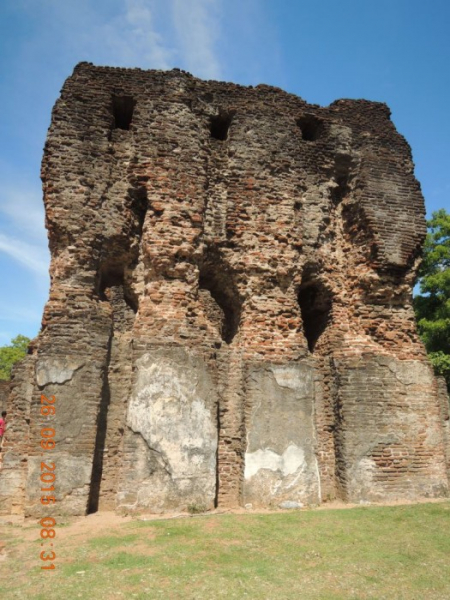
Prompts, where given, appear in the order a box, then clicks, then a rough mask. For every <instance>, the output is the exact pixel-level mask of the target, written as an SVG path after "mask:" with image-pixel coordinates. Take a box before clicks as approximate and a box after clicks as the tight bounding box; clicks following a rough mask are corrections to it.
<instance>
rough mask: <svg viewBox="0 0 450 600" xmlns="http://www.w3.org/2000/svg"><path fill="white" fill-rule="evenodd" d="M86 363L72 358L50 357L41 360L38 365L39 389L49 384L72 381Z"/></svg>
mask: <svg viewBox="0 0 450 600" xmlns="http://www.w3.org/2000/svg"><path fill="white" fill-rule="evenodd" d="M83 365H84V362H80V361H77V360H73V359H70V358H58V357H54V356H49V357H48V358H43V359H41V360H39V361H38V362H37V364H36V381H37V384H38V386H39V387H44V386H45V385H47V384H49V383H65V382H66V381H70V380H71V379H72V377H73V376H74V373H75V371H78V369H81V367H82V366H83Z"/></svg>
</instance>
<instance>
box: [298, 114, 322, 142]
mask: <svg viewBox="0 0 450 600" xmlns="http://www.w3.org/2000/svg"><path fill="white" fill-rule="evenodd" d="M297 125H298V126H299V127H300V130H301V132H302V138H303V139H304V140H306V141H307V142H314V141H315V140H317V139H318V138H319V137H320V135H321V134H322V131H323V123H322V121H321V120H320V119H318V118H317V117H314V116H313V115H304V116H303V117H300V118H299V119H297Z"/></svg>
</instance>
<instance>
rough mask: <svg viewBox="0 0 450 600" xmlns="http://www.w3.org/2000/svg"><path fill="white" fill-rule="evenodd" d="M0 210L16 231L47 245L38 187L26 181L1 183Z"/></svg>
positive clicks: (42, 206) (40, 193) (44, 245)
mask: <svg viewBox="0 0 450 600" xmlns="http://www.w3.org/2000/svg"><path fill="white" fill-rule="evenodd" d="M0 211H1V212H2V213H3V214H4V215H6V216H7V217H8V218H9V220H10V221H11V225H12V226H13V227H14V228H16V229H17V230H18V231H20V232H22V233H24V234H26V235H27V237H32V238H33V239H35V240H37V241H38V242H39V243H40V245H41V246H43V247H46V246H47V236H46V233H45V228H44V222H45V216H44V205H43V202H42V192H41V190H40V187H38V186H36V187H32V186H30V185H27V184H26V183H18V184H9V185H8V184H7V183H6V184H3V185H2V191H1V199H0Z"/></svg>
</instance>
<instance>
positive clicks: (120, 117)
mask: <svg viewBox="0 0 450 600" xmlns="http://www.w3.org/2000/svg"><path fill="white" fill-rule="evenodd" d="M112 102H113V116H114V126H113V128H114V129H124V130H125V131H128V130H129V129H130V125H131V121H132V119H133V112H134V107H135V106H136V102H135V100H134V99H133V98H132V97H131V96H113V99H112Z"/></svg>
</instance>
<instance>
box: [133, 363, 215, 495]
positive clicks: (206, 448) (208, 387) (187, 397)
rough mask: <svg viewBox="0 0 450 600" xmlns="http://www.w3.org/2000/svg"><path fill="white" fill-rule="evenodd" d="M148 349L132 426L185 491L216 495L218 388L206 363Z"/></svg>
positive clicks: (140, 367) (138, 380)
mask: <svg viewBox="0 0 450 600" xmlns="http://www.w3.org/2000/svg"><path fill="white" fill-rule="evenodd" d="M168 354H169V353H168V352H166V354H165V355H164V354H162V353H160V354H158V353H157V352H155V353H154V354H146V355H144V356H143V357H141V358H140V359H139V360H138V361H137V375H136V383H135V386H134V390H133V394H132V397H131V399H130V402H129V406H128V414H127V425H128V426H129V427H130V428H131V429H132V430H133V431H134V432H135V433H139V434H140V435H141V436H142V439H143V440H144V441H145V443H146V444H147V446H148V448H149V449H150V450H151V451H153V452H155V453H157V454H158V462H159V464H160V465H161V466H162V468H163V469H164V471H165V473H166V474H167V475H169V477H170V482H171V483H170V484H169V485H172V484H175V485H176V486H177V488H178V490H179V493H180V494H182V493H186V494H190V493H191V492H193V490H196V493H197V492H198V491H199V489H197V488H201V489H202V491H204V493H205V494H206V495H207V496H211V497H212V498H213V497H214V493H215V479H216V474H215V470H216V450H217V424H216V420H215V419H216V416H215V415H216V405H215V393H214V389H213V388H212V383H211V381H210V378H209V375H208V373H207V371H206V367H205V365H204V364H203V363H202V362H201V361H199V360H196V359H192V357H189V356H188V355H187V354H183V356H181V355H180V356H178V354H180V353H179V352H176V351H173V354H174V357H173V358H171V357H170V356H168Z"/></svg>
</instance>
